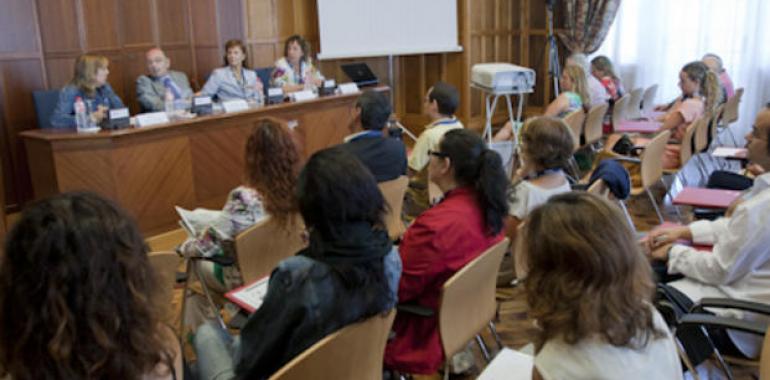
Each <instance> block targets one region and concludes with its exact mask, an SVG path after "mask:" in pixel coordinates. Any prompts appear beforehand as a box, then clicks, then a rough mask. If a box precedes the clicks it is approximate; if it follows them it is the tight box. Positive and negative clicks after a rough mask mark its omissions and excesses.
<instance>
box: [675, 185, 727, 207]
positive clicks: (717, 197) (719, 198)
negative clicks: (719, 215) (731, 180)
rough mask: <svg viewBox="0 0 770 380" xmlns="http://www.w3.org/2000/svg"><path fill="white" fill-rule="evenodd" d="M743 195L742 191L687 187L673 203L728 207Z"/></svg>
mask: <svg viewBox="0 0 770 380" xmlns="http://www.w3.org/2000/svg"><path fill="white" fill-rule="evenodd" d="M740 195H741V192H740V191H735V190H721V189H705V188H700V187H685V188H684V189H683V190H682V191H681V192H680V193H679V194H677V196H676V198H674V201H673V204H675V205H688V206H694V207H705V208H727V206H729V205H730V204H731V203H733V201H734V200H736V199H737V198H738V197H739V196H740Z"/></svg>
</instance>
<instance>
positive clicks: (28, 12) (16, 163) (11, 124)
mask: <svg viewBox="0 0 770 380" xmlns="http://www.w3.org/2000/svg"><path fill="white" fill-rule="evenodd" d="M457 4H458V16H459V25H458V27H459V40H460V41H459V42H460V44H461V45H462V46H463V48H464V51H463V52H461V53H451V54H423V55H411V56H401V57H396V58H395V59H394V78H392V79H393V83H394V84H395V89H394V92H393V94H394V96H395V103H396V108H395V110H396V112H397V114H398V115H399V117H400V118H401V120H402V122H403V123H404V124H405V125H406V126H407V127H409V128H410V129H413V130H414V132H416V133H419V132H420V131H421V130H422V126H423V125H424V124H425V123H426V122H427V120H426V118H425V117H424V116H422V115H421V108H422V98H423V95H424V94H425V92H426V91H427V89H428V88H429V87H430V86H431V85H432V84H433V83H435V82H436V81H438V80H444V81H447V82H450V83H452V84H454V85H455V86H457V87H458V88H459V89H460V92H461V105H460V108H459V109H458V112H457V113H458V116H460V118H461V119H462V120H463V121H464V122H465V123H466V125H468V126H470V127H472V128H480V127H481V124H482V122H483V117H484V114H483V103H482V102H483V100H482V98H481V96H480V94H479V93H478V91H476V90H471V89H470V70H471V66H472V65H473V64H475V63H479V62H490V61H505V62H513V63H515V64H518V65H522V66H527V67H532V68H535V69H536V70H537V75H538V87H537V91H536V92H535V94H533V95H530V96H529V98H528V104H529V105H530V107H528V108H527V109H526V111H527V112H528V113H536V112H540V110H542V106H543V105H544V104H545V103H547V101H548V100H550V98H551V93H550V92H551V91H550V81H549V80H548V78H546V77H545V75H546V73H547V69H548V61H547V50H546V46H547V44H546V31H545V26H546V23H545V20H546V19H545V7H544V5H543V1H541V0H457ZM0 9H2V10H3V12H0V25H2V33H0V149H1V151H0V158H1V160H0V162H1V164H2V169H3V170H2V173H4V179H5V181H4V182H5V200H6V205H10V206H11V209H14V210H17V209H18V206H19V205H23V204H24V203H25V202H27V201H29V200H30V199H31V194H32V192H31V185H30V179H29V174H28V169H27V162H26V153H25V151H24V146H23V144H22V143H21V140H20V139H18V138H17V134H18V133H19V132H20V131H22V130H26V129H31V128H36V125H37V124H36V118H35V111H34V107H33V102H32V96H31V93H32V91H33V90H39V89H58V88H60V87H62V86H63V85H65V84H66V83H67V82H68V81H69V80H70V79H71V77H72V71H73V66H74V62H75V59H76V58H77V57H78V56H79V55H80V54H83V53H86V52H89V53H96V54H103V55H105V56H107V57H108V58H109V59H110V62H111V63H110V77H109V82H110V83H111V85H112V86H113V88H114V89H115V90H116V92H117V93H118V95H119V96H120V97H121V98H122V99H123V100H124V102H125V103H126V104H128V106H129V107H130V108H131V110H132V112H137V111H138V106H137V104H136V101H135V80H136V77H137V76H138V75H140V74H142V73H144V71H145V63H144V52H145V51H146V50H147V49H148V48H150V47H153V46H161V47H162V48H163V49H164V50H165V51H166V53H167V55H168V56H169V57H171V60H172V67H173V68H174V69H176V70H181V71H185V72H187V73H188V76H189V77H190V79H191V80H192V81H193V87H194V88H198V87H200V86H201V85H202V84H203V83H204V82H205V80H206V77H207V76H208V74H209V73H210V72H211V70H212V69H214V68H216V67H220V66H221V65H222V64H223V51H222V46H223V43H224V41H225V40H227V39H229V38H242V39H244V40H245V42H246V44H247V47H248V50H249V52H248V53H249V56H248V59H249V63H250V64H251V66H252V67H266V66H272V65H273V63H274V62H275V60H276V59H278V58H279V57H281V56H282V55H283V42H284V41H285V40H286V38H287V37H289V36H290V35H292V34H301V35H303V36H305V38H307V40H308V41H309V42H310V44H311V46H312V48H313V50H314V52H317V51H318V48H319V30H318V19H317V5H316V1H315V0H130V1H129V0H36V1H30V0H0ZM556 22H557V24H558V23H559V15H558V12H557V18H556ZM562 57H563V55H562ZM350 61H364V62H366V63H367V64H369V66H370V67H371V68H372V70H373V71H374V73H375V74H376V75H377V76H378V77H379V78H380V80H381V82H382V83H385V84H388V83H389V82H390V79H391V78H390V77H389V72H388V59H387V58H386V57H376V58H365V59H357V60H351V59H348V60H329V61H323V62H320V63H318V65H319V68H320V69H321V70H322V72H323V73H324V74H325V75H326V76H327V77H328V78H334V79H336V80H337V81H338V82H345V81H348V79H347V77H346V76H345V74H344V73H343V72H342V71H341V69H340V65H341V64H342V63H345V62H350ZM547 84H548V85H547Z"/></svg>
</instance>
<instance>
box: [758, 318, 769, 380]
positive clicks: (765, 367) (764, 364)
mask: <svg viewBox="0 0 770 380" xmlns="http://www.w3.org/2000/svg"><path fill="white" fill-rule="evenodd" d="M759 379H760V380H770V328H768V330H767V331H766V332H765V339H764V340H762V352H761V353H760V355H759Z"/></svg>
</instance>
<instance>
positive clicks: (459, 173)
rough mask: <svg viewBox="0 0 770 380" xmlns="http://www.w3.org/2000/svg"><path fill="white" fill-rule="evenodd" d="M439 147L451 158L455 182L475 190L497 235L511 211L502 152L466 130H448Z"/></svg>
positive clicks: (508, 186)
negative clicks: (500, 153) (498, 151)
mask: <svg viewBox="0 0 770 380" xmlns="http://www.w3.org/2000/svg"><path fill="white" fill-rule="evenodd" d="M439 147H440V149H441V153H443V154H445V155H446V156H447V157H449V159H450V160H451V163H452V166H453V167H454V176H455V181H457V182H458V184H460V185H461V186H473V188H474V189H475V190H476V196H477V198H478V202H479V206H480V207H481V210H482V211H483V212H484V221H485V223H486V228H487V233H488V234H489V235H496V234H498V233H499V232H500V230H502V228H503V219H504V218H505V216H506V215H507V214H508V192H509V188H510V182H509V181H508V178H507V177H506V175H505V170H504V169H503V161H502V159H501V158H500V155H499V154H497V153H496V152H495V151H493V150H491V149H488V148H487V147H486V146H485V145H484V142H483V141H482V140H481V137H479V135H478V134H476V133H475V132H472V131H469V130H467V129H453V130H451V131H449V132H447V133H446V134H444V138H443V139H442V140H441V143H440V144H439Z"/></svg>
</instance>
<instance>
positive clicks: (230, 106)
mask: <svg viewBox="0 0 770 380" xmlns="http://www.w3.org/2000/svg"><path fill="white" fill-rule="evenodd" d="M222 109H224V110H225V113H230V112H240V111H246V110H247V109H249V103H248V102H247V101H245V100H243V99H233V100H228V101H224V102H222Z"/></svg>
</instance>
